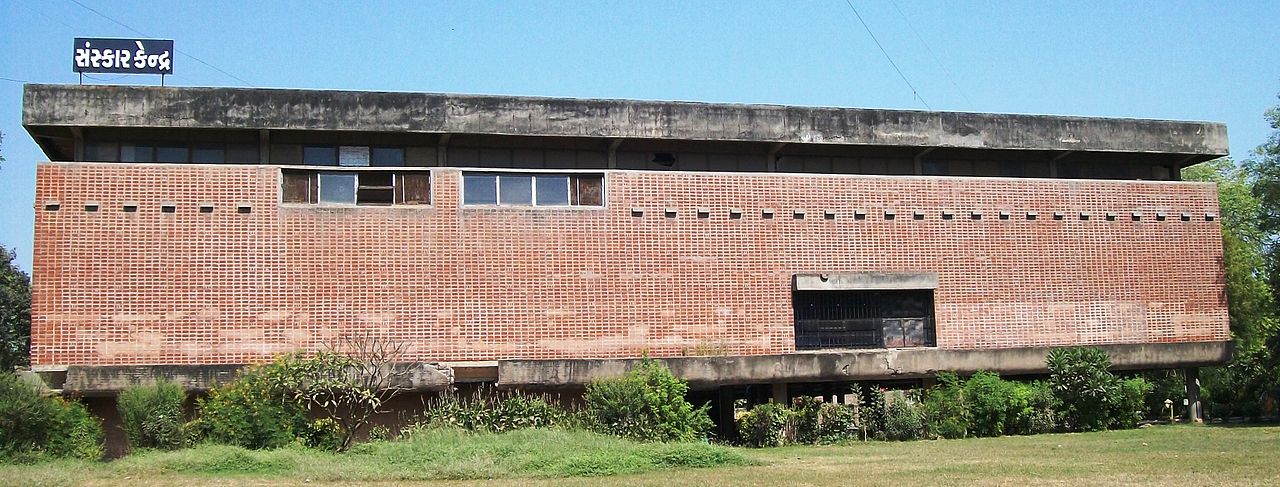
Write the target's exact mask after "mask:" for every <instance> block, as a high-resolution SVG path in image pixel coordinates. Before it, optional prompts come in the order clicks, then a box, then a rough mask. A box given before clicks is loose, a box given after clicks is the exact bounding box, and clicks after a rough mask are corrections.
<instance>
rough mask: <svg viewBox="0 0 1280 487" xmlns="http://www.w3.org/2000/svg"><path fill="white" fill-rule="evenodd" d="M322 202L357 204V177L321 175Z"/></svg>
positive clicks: (346, 174)
mask: <svg viewBox="0 0 1280 487" xmlns="http://www.w3.org/2000/svg"><path fill="white" fill-rule="evenodd" d="M320 202H321V203H345V204H354V203H355V202H356V175H355V174H353V173H321V174H320Z"/></svg>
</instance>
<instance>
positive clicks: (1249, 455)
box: [0, 426, 1280, 487]
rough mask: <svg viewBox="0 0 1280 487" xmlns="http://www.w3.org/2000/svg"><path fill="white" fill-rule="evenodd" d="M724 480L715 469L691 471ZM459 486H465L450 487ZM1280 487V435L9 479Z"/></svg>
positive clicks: (479, 452) (70, 469)
mask: <svg viewBox="0 0 1280 487" xmlns="http://www.w3.org/2000/svg"><path fill="white" fill-rule="evenodd" d="M688 467H713V468H688ZM451 479H456V480H451ZM353 482H360V483H374V484H376V485H387V486H400V485H440V484H445V485H509V486H517V487H536V486H543V485H546V486H553V485H555V486H558V485H651V486H664V487H665V486H671V485H677V486H678V485H691V486H693V485H696V486H701V485H735V486H737V485H743V486H771V485H812V486H824V487H826V486H830V485H848V484H859V485H895V486H898V485H975V484H976V485H1043V484H1056V485H1169V486H1175V485H1176V486H1179V487H1181V486H1186V485H1280V427H1277V426H1238V427H1222V426H1157V427H1152V428H1144V429H1139V430H1129V431H1109V432H1099V433H1083V434H1055V435H1039V436H1024V437H1004V438H977V439H966V440H941V441H918V442H903V443H892V442H870V443H854V444H849V445H839V446H820V447H812V446H792V447H785V448H773V449H759V450H753V449H736V448H724V447H716V446H710V445H702V444H676V445H661V444H658V445H646V444H638V443H632V442H627V441H624V440H619V439H616V438H610V437H605V436H600V435H594V434H590V433H583V432H563V431H554V430H530V431H518V432H514V433H507V434H502V435H472V434H466V433H460V432H456V431H435V432H431V433H429V434H426V435H424V436H420V437H418V438H415V439H414V440H412V441H406V442H394V443H380V444H370V445H365V446H361V447H359V448H358V449H356V450H354V451H352V452H349V453H346V454H329V453H320V452H313V451H307V450H288V449H286V450H275V451H246V450H242V449H238V448H231V447H219V446H205V447H201V448H198V449H192V450H184V451H178V452H167V453H162V452H150V453H144V454H140V455H134V456H130V457H128V458H125V459H122V460H118V461H115V462H111V463H92V462H81V461H55V462H45V463H40V464H36V465H18V466H0V485H5V484H9V483H11V484H14V485H93V486H120V487H147V486H160V485H179V486H183V487H189V486H194V485H270V486H275V485H304V484H305V485H315V484H327V485H344V484H349V483H353Z"/></svg>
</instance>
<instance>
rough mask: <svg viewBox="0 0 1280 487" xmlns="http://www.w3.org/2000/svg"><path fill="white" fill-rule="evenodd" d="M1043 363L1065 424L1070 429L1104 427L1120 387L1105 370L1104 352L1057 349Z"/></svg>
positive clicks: (1090, 349) (1107, 358) (1081, 349)
mask: <svg viewBox="0 0 1280 487" xmlns="http://www.w3.org/2000/svg"><path fill="white" fill-rule="evenodd" d="M1045 362H1046V365H1048V367H1049V384H1050V385H1052V387H1053V394H1054V396H1056V397H1057V398H1058V400H1059V401H1060V402H1061V403H1062V411H1061V413H1062V420H1063V423H1064V425H1065V426H1066V427H1067V428H1068V429H1070V430H1073V431H1097V430H1103V429H1106V428H1107V426H1108V425H1110V424H1111V413H1112V409H1113V408H1112V403H1113V402H1114V398H1115V397H1116V396H1117V395H1118V391H1119V387H1120V384H1119V380H1117V379H1116V377H1115V375H1112V374H1111V372H1110V371H1108V370H1107V368H1109V367H1110V366H1111V359H1110V358H1109V357H1107V353H1106V352H1104V351H1102V350H1101V349H1098V348H1057V349H1054V350H1053V351H1051V352H1049V357H1048V358H1047V359H1046V361H1045Z"/></svg>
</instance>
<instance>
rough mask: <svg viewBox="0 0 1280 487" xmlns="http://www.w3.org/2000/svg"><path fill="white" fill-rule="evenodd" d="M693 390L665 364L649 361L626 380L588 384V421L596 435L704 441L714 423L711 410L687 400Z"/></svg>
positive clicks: (636, 438) (586, 416) (584, 396)
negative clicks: (708, 412)
mask: <svg viewBox="0 0 1280 487" xmlns="http://www.w3.org/2000/svg"><path fill="white" fill-rule="evenodd" d="M688 389H689V386H688V384H686V383H685V382H684V381H683V380H681V379H680V378H678V377H676V376H674V375H672V374H671V371H670V370H667V368H666V367H665V366H663V365H662V364H661V363H658V362H657V361H654V360H651V359H645V360H642V361H641V362H640V363H639V364H638V365H637V366H636V367H635V368H634V369H632V370H631V371H630V372H628V373H627V374H626V375H624V376H622V377H613V378H607V379H601V380H597V381H594V382H592V383H591V384H590V385H588V386H587V391H586V393H585V394H584V395H583V399H584V402H585V404H586V405H585V408H584V410H583V414H584V419H585V420H586V422H587V425H588V426H589V427H591V428H592V429H594V430H596V431H599V432H602V433H608V434H614V435H618V436H621V437H623V438H629V439H633V440H639V441H691V440H701V439H703V438H705V437H706V434H707V432H708V431H710V430H711V427H712V426H714V424H713V423H712V422H711V417H710V416H708V415H707V409H708V408H709V405H705V404H704V405H703V406H702V407H700V408H694V407H693V405H692V404H689V401H687V400H685V397H684V396H685V393H686V392H688Z"/></svg>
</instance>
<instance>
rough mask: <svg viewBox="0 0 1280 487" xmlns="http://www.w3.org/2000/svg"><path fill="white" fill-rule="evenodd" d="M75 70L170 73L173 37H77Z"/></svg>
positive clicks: (88, 71) (85, 71)
mask: <svg viewBox="0 0 1280 487" xmlns="http://www.w3.org/2000/svg"><path fill="white" fill-rule="evenodd" d="M74 53H75V57H74V60H73V61H72V63H71V67H72V70H74V71H75V72H77V73H122V74H160V75H165V74H173V40H171V39H169V40H166V39H89V38H83V37H77V38H76V43H75V50H74Z"/></svg>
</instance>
